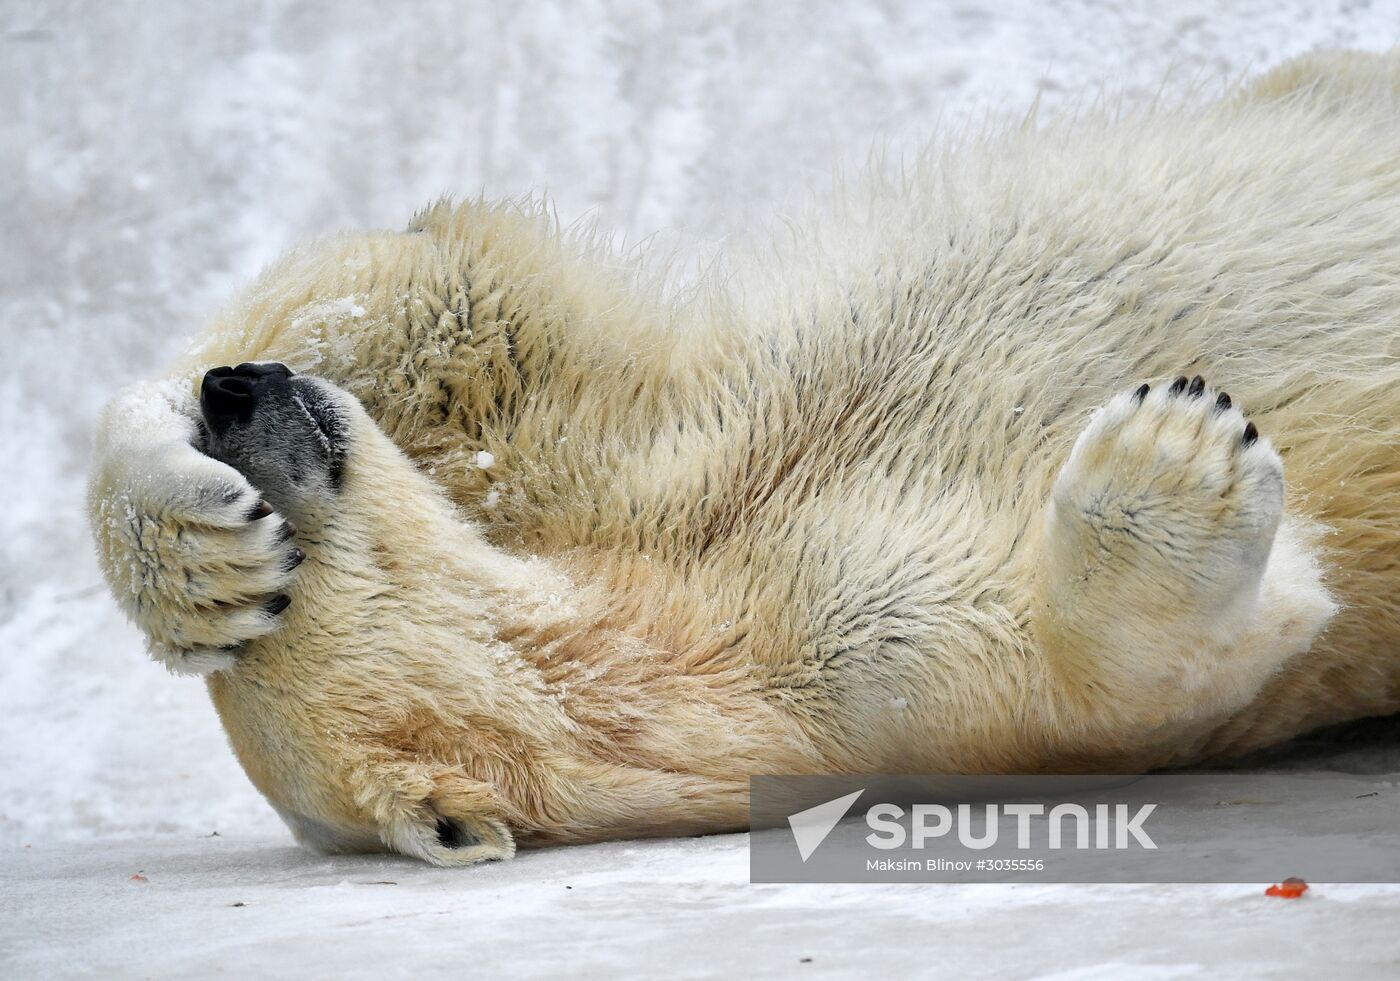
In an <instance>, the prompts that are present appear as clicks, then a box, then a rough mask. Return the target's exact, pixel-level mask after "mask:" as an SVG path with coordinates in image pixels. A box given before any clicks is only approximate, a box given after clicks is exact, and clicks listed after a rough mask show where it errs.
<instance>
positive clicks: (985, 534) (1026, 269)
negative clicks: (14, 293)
mask: <svg viewBox="0 0 1400 981" xmlns="http://www.w3.org/2000/svg"><path fill="white" fill-rule="evenodd" d="M807 227H808V228H809V230H808V231H806V232H801V233H794V235H793V238H792V241H790V242H788V243H785V244H782V245H779V246H776V247H775V248H774V249H773V250H771V254H764V253H762V252H757V251H756V252H754V253H752V254H744V255H736V256H735V257H734V258H733V261H732V262H731V264H730V268H728V269H727V270H724V271H720V272H716V273H715V275H713V276H712V277H711V278H710V279H709V280H707V281H706V282H705V283H704V284H702V285H701V286H699V287H698V288H697V289H696V290H695V291H694V292H693V293H692V294H689V295H687V296H686V297H685V298H684V299H683V300H676V299H672V300H667V299H665V298H664V297H663V293H662V290H661V289H660V288H659V287H658V286H657V285H656V280H655V277H652V276H649V275H648V274H647V273H646V272H645V271H644V270H643V269H642V268H641V267H639V266H638V265H637V263H636V262H635V261H634V260H633V259H631V258H626V257H619V256H617V255H615V254H613V253H612V252H611V251H609V249H608V248H607V246H606V243H603V242H600V241H597V240H594V239H592V238H590V237H589V236H587V235H586V234H570V233H565V232H561V231H560V229H558V228H557V227H556V226H555V225H554V224H553V223H552V222H551V221H550V220H549V218H548V217H547V213H546V211H545V210H544V209H543V208H541V207H537V206H533V205H503V206H493V205H487V204H484V203H474V204H468V205H464V206H461V207H457V208H453V207H450V206H448V205H446V204H443V205H439V206H437V207H434V208H432V209H430V210H428V211H427V212H425V213H424V214H422V215H420V216H419V217H418V218H417V219H416V220H415V221H414V222H413V224H412V225H411V227H410V228H409V230H408V231H407V232H405V233H402V234H398V233H379V234H366V235H354V236H346V237H343V238H338V239H334V240H331V241H328V242H325V243H322V244H320V245H318V246H316V247H314V248H311V249H308V250H306V251H304V252H302V253H299V254H296V255H293V256H291V257H289V258H288V259H287V260H285V261H284V262H283V263H281V264H280V265H278V266H277V267H275V268H274V269H272V270H271V271H269V272H268V273H267V274H266V275H265V276H264V277H263V278H262V280H261V281H260V282H259V283H258V284H257V285H255V286H254V287H253V289H252V290H251V291H250V292H249V294H248V295H247V296H246V297H245V298H244V300H243V301H242V302H241V303H240V304H238V305H237V306H235V307H234V308H232V309H231V310H230V311H229V312H227V313H226V314H224V315H223V316H222V317H221V318H219V319H217V320H216V321H215V323H214V324H213V326H212V328H211V330H210V332H209V333H208V335H207V337H206V339H205V340H204V341H203V342H202V343H201V344H200V345H199V347H198V348H197V349H196V350H194V351H193V352H191V353H190V355H189V356H188V358H186V359H185V361H184V362H183V364H182V365H180V366H179V367H177V369H176V371H175V372H174V379H175V380H174V381H173V382H165V383H159V384H156V385H152V386H145V387H138V388H137V389H134V390H133V391H131V392H129V393H127V394H126V395H125V396H123V397H122V398H119V399H118V401H117V402H115V403H114V404H113V406H112V407H111V409H110V410H109V411H108V415H107V417H106V419H105V421H104V425H103V429H102V432H101V434H100V438H99V444H98V450H97V457H96V461H95V466H94V476H93V482H92V508H93V515H94V527H95V531H96V534H97V539H98V544H99V550H100V553H101V555H102V558H103V562H104V565H105V568H106V570H107V573H108V577H109V581H110V582H111V584H112V587H113V589H114V591H115V592H116V593H117V595H118V597H119V598H120V599H121V601H122V603H123V605H124V607H125V608H126V609H127V610H128V612H130V613H131V614H132V616H133V617H134V619H135V620H136V622H137V623H138V624H139V625H140V626H141V627H142V628H143V629H144V630H145V631H146V632H147V634H148V635H149V636H150V638H151V644H152V650H153V652H154V653H155V655H156V656H157V657H159V658H161V659H163V660H164V661H165V662H166V663H168V664H170V665H171V666H172V667H174V668H177V669H184V670H193V671H198V672H211V673H210V674H209V684H210V689H211V692H212V694H213V697H214V700H215V704H216V706H217V707H218V709H219V712H220V714H221V716H222V718H223V720H224V723H225V725H226V727H227V728H228V731H229V734H230V738H231V740H232V742H233V745H234V748H235V750H236V751H237V753H238V754H239V757H240V759H241V760H242V762H243V764H244V766H245V768H246V769H247V771H248V773H249V775H250V777H251V778H252V779H253V781H254V783H256V784H257V786H258V787H259V788H260V789H261V790H262V791H263V792H264V793H265V794H267V796H268V797H269V798H270V799H271V800H272V801H273V803H274V805H275V806H276V807H277V808H278V809H279V812H281V813H282V814H283V815H284V816H285V817H286V818H287V820H288V822H289V823H290V824H291V825H292V826H293V828H294V830H296V832H297V833H298V835H299V837H301V838H302V839H303V840H305V841H307V842H309V843H313V844H317V845H319V846H321V847H341V848H367V847H387V848H390V849H394V850H397V851H400V852H404V853H407V854H413V855H417V856H420V857H422V858H424V859H427V860H429V861H433V862H438V863H443V864H461V863H468V862H472V861H478V860H480V859H482V858H496V857H504V856H507V855H509V854H511V852H512V851H513V849H514V847H515V843H516V842H517V841H519V842H520V843H523V844H532V843H534V844H537V843H542V842H550V841H578V840H590V839H597V838H605V837H611V836H620V835H636V834H666V833H679V832H696V831H705V830H715V829H721V828H733V827H740V826H742V824H743V822H744V820H745V797H746V778H747V776H748V775H749V774H751V773H757V772H822V771H842V770H856V771H870V772H888V771H898V770H903V771H929V772H939V771H942V772H948V771H968V770H970V771H983V772H986V771H993V772H995V771H1024V770H1054V769H1068V768H1079V769H1110V768H1111V769H1117V768H1125V767H1145V766H1157V765H1165V764H1171V763H1180V762H1185V761H1189V760H1193V759H1201V758H1206V757H1213V756H1219V755H1221V754H1225V753H1233V752H1239V751H1242V750H1246V749H1249V748H1253V747H1257V746H1260V745H1263V744H1266V743H1268V742H1271V741H1274V740H1277V739H1280V738H1284V737H1286V736H1288V735H1290V734H1293V733H1296V732H1299V731H1302V730H1305V729H1307V728H1309V727H1312V726H1315V725H1318V724H1322V723H1326V722H1329V721H1335V720H1340V719H1344V718H1349V717H1355V716H1358V715H1363V714H1367V713H1375V712H1382V711H1393V710H1395V709H1397V708H1400V636H1397V631H1400V598H1397V597H1400V581H1397V575H1400V568H1398V567H1397V563H1396V560H1395V556H1396V555H1397V554H1398V553H1397V549H1400V456H1397V445H1398V444H1400V339H1397V338H1400V335H1397V326H1396V325H1397V318H1400V60H1398V59H1397V58H1396V57H1395V56H1364V55H1351V54H1332V55H1321V56H1314V57H1311V58H1307V59H1302V60H1300V61H1298V62H1294V63H1290V64H1289V65H1287V66H1285V67H1283V68H1281V69H1278V70H1276V71H1275V72H1273V73H1271V74H1270V75H1269V76H1267V77H1266V78H1264V79H1263V80H1261V81H1260V82H1259V83H1257V84H1256V85H1255V86H1253V87H1252V88H1250V89H1247V90H1242V91H1240V92H1238V93H1234V94H1232V95H1231V96H1230V97H1229V98H1227V99H1225V100H1224V101H1220V102H1215V103H1210V104H1203V103H1199V102H1194V101H1193V102H1191V103H1189V104H1186V105H1183V106H1179V107H1156V108H1154V109H1152V110H1150V111H1142V112H1133V113H1124V114H1121V115H1119V116H1113V115H1112V114H1110V113H1107V112H1097V111H1096V112H1091V113H1087V114H1085V115H1084V116H1083V118H1080V119H1077V120H1072V121H1058V122H1051V123H1046V124H1037V123H1034V122H1030V123H1027V125H1026V126H1024V127H1021V128H1019V129H1017V130H1015V131H1013V132H1008V133H1001V134H993V135H988V136H984V137H979V138H976V139H972V140H968V141H965V143H964V144H963V145H960V146H959V147H957V148H956V150H950V151H948V152H947V153H944V154H941V155H939V154H931V155H930V156H929V157H928V158H926V159H924V160H921V161H919V162H917V163H915V164H913V165H911V167H910V168H909V169H908V171H907V173H905V174H904V175H902V176H901V177H899V178H897V179H895V178H888V177H875V178H871V179H870V180H869V181H868V182H867V183H866V184H864V185H862V186H861V188H860V189H858V190H852V191H849V192H847V193H845V194H844V195H843V196H841V197H840V200H839V201H838V203H837V205H836V206H835V209H834V213H833V214H832V215H831V216H830V217H829V218H826V219H823V220H816V221H814V222H812V223H810V224H809V225H808V226H807ZM247 360H277V361H283V362H285V363H287V364H288V365H290V366H291V367H292V368H294V369H295V370H297V371H299V372H302V373H306V374H310V375H315V376H320V377H322V378H324V379H326V380H328V381H329V382H331V383H334V384H335V385H336V386H340V388H342V389H344V391H345V392H348V393H350V394H349V395H342V396H341V397H342V398H343V399H344V407H345V411H346V413H347V414H348V415H349V416H350V417H352V418H353V419H354V420H355V422H354V425H353V427H352V429H353V433H352V440H351V450H350V454H349V457H348V461H347V470H346V482H345V487H344V489H343V491H342V492H341V496H340V498H339V500H338V502H337V504H336V506H335V507H333V508H324V509H321V510H320V511H314V512H313V513H309V514H306V515H299V516H297V525H298V533H297V535H296V538H295V540H294V541H290V542H288V541H283V540H282V539H281V536H280V535H279V533H278V531H279V529H280V528H281V527H282V521H281V518H282V516H280V515H270V516H267V517H263V518H259V519H258V520H249V519H248V516H249V514H250V510H251V508H252V507H253V506H254V505H256V503H257V491H256V489H255V488H252V487H250V486H248V484H247V481H246V480H244V479H243V478H242V477H240V476H239V475H238V474H237V473H235V472H233V471H232V470H230V469H229V468H227V467H225V466H223V465H222V464H218V463H215V462H214V461H212V460H209V459H207V458H205V457H203V456H201V455H200V454H199V453H198V452H197V451H195V450H194V449H193V448H192V447H191V445H190V443H191V440H192V436H193V432H194V429H193V419H194V418H195V402H194V393H195V389H196V387H197V380H198V378H199V376H200V374H201V372H202V371H203V370H204V369H206V368H208V367H211V366H214V365H218V364H234V363H237V362H240V361H247ZM1198 373H1199V374H1200V375H1201V376H1203V377H1204V379H1205V381H1206V382H1207V383H1209V386H1210V387H1208V388H1206V389H1205V390H1203V391H1202V390H1200V386H1199V385H1198V386H1197V388H1196V390H1194V391H1193V390H1192V389H1189V388H1188V389H1187V390H1185V391H1177V392H1172V391H1171V390H1170V385H1171V383H1172V380H1173V378H1175V377H1176V376H1178V375H1182V376H1186V377H1188V378H1189V377H1192V376H1195V375H1196V374H1198ZM1143 382H1146V383H1150V385H1151V390H1150V391H1149V392H1148V393H1147V394H1146V396H1145V397H1142V398H1139V397H1138V396H1137V394H1136V392H1135V390H1136V388H1137V386H1138V385H1139V384H1140V383H1143ZM1221 389H1227V390H1228V392H1229V393H1230V398H1231V402H1230V404H1229V405H1228V406H1225V405H1224V404H1223V403H1222V404H1221V405H1219V406H1217V398H1218V396H1219V393H1220V390H1221ZM351 396H354V397H353V398H351ZM356 400H358V402H357V401H356ZM361 406H363V408H361ZM1247 419H1248V420H1249V421H1252V422H1253V423H1254V425H1256V426H1257V427H1258V430H1259V431H1261V432H1262V433H1263V434H1264V435H1263V436H1262V437H1261V438H1259V439H1257V440H1256V439H1253V438H1252V434H1251V437H1250V438H1246V436H1245V427H1246V425H1247ZM483 451H484V452H485V453H487V454H489V455H487V456H482V455H480V454H481V453H482V452H483ZM1285 467H1286V468H1287V484H1286V486H1285V481H1284V478H1283V473H1284V468H1285ZM294 547H295V548H302V549H304V550H305V554H306V560H305V562H304V563H303V564H302V565H301V566H300V567H299V568H298V569H296V571H295V572H287V571H286V566H287V565H288V553H289V550H290V549H292V548H294ZM282 591H285V592H287V593H288V594H289V595H290V596H291V597H292V605H291V607H290V609H288V610H287V611H286V612H284V613H282V614H280V615H277V616H270V615H268V614H267V613H266V612H265V611H264V609H263V606H262V604H263V603H265V601H266V600H267V598H268V597H269V596H270V595H272V594H275V593H277V592H282ZM444 822H446V823H444ZM444 834H445V835H446V839H444V838H443V837H442V836H443V835H444Z"/></svg>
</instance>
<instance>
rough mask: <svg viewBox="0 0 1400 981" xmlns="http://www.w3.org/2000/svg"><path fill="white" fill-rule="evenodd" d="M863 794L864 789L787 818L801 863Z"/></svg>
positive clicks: (824, 839)
mask: <svg viewBox="0 0 1400 981" xmlns="http://www.w3.org/2000/svg"><path fill="white" fill-rule="evenodd" d="M863 793H865V789H864V788H861V789H860V790H857V791H856V792H855V793H853V794H847V795H846V796H845V797H838V798H836V799H835V800H829V801H827V802H826V803H825V804H818V805H817V806H816V807H809V808H807V810H805V811H798V812H797V813H796V814H793V815H792V816H790V817H789V818H788V825H789V827H791V828H792V839H793V841H795V842H797V853H798V854H799V855H801V856H802V861H804V862H805V861H807V859H808V858H810V857H811V855H812V853H813V852H814V851H816V850H817V847H818V846H819V845H820V844H821V843H822V842H824V841H826V836H827V835H829V834H831V831H832V829H833V828H835V827H836V826H837V825H838V824H840V823H841V819H842V818H843V817H845V816H846V812H847V811H849V810H850V809H851V805H852V804H854V803H855V802H856V798H857V797H859V796H860V795H861V794H863Z"/></svg>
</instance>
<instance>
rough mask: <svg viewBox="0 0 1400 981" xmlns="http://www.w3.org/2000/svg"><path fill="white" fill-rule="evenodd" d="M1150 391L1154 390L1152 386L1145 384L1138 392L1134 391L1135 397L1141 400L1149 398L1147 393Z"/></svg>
mask: <svg viewBox="0 0 1400 981" xmlns="http://www.w3.org/2000/svg"><path fill="white" fill-rule="evenodd" d="M1150 391H1152V386H1150V385H1143V386H1142V387H1141V388H1139V389H1138V390H1137V391H1136V392H1134V393H1133V398H1135V399H1137V400H1138V401H1139V402H1141V401H1142V400H1143V399H1145V398H1147V393H1148V392H1150Z"/></svg>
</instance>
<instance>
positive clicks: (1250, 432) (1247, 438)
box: [1240, 422, 1259, 446]
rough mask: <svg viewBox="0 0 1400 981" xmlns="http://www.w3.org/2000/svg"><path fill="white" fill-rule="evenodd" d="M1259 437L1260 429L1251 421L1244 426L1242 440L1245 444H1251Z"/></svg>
mask: <svg viewBox="0 0 1400 981" xmlns="http://www.w3.org/2000/svg"><path fill="white" fill-rule="evenodd" d="M1258 438H1259V429H1258V428H1257V427H1256V426H1255V425H1254V423H1252V422H1251V423H1249V424H1248V425H1247V426H1245V427H1244V436H1243V437H1242V438H1241V440H1240V442H1242V443H1244V445H1245V446H1251V445H1253V444H1254V442H1255V440H1257V439H1258Z"/></svg>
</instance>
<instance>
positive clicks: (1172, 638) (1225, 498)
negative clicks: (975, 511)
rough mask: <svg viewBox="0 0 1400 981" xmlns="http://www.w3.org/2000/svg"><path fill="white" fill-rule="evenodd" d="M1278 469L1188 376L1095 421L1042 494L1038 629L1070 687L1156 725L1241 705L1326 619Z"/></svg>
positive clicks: (1111, 408) (1245, 425)
mask: <svg viewBox="0 0 1400 981" xmlns="http://www.w3.org/2000/svg"><path fill="white" fill-rule="evenodd" d="M1283 505H1284V481H1283V462H1282V460H1280V458H1279V455H1278V454H1277V453H1276V452H1274V450H1273V448H1272V447H1271V446H1270V444H1269V441H1268V440H1267V439H1265V438H1263V437H1262V436H1260V434H1259V432H1258V430H1257V429H1256V428H1255V427H1254V425H1253V424H1252V423H1249V422H1247V421H1246V419H1245V417H1244V415H1243V414H1242V413H1241V412H1240V410H1239V408H1238V407H1236V406H1235V405H1233V404H1232V402H1231V399H1230V397H1229V395H1227V394H1225V393H1223V392H1216V391H1214V390H1212V389H1210V388H1208V387H1206V385H1205V383H1204V381H1203V380H1202V379H1201V378H1199V377H1197V378H1196V379H1194V380H1192V381H1190V382H1188V381H1187V380H1186V379H1185V378H1179V379H1177V380H1176V381H1175V382H1174V383H1173V384H1171V385H1169V386H1160V387H1158V388H1156V389H1151V388H1149V387H1148V386H1146V385H1144V386H1142V387H1141V388H1139V389H1138V390H1136V391H1134V392H1127V393H1124V394H1122V395H1119V396H1118V397H1116V398H1114V399H1113V400H1112V401H1110V402H1109V403H1108V404H1107V405H1106V406H1104V407H1103V408H1101V409H1100V410H1098V412H1097V413H1096V414H1095V415H1094V417H1093V419H1092V421H1091V422H1090V423H1089V425H1088V427H1087V428H1086V429H1085V431H1084V433H1083V434H1081V436H1080V437H1079V440H1078V442H1077V443H1076V444H1075V446H1074V450H1073V452H1072V453H1071V455H1070V458H1069V461H1068V462H1067V463H1066V464H1065V466H1064V469H1063V470H1062V471H1061V473H1060V475H1059V478H1058V479H1057V481H1056V482H1055V486H1054V490H1053V492H1052V495H1051V500H1050V502H1049V504H1048V505H1047V508H1046V515H1045V525H1044V540H1043V545H1042V550H1041V553H1040V562H1039V565H1038V570H1037V583H1036V610H1035V614H1036V616H1035V619H1036V631H1037V634H1038V637H1039V639H1040V640H1041V642H1042V644H1043V646H1044V647H1045V649H1046V653H1047V655H1048V657H1049V659H1050V661H1051V664H1052V666H1053V667H1054V669H1055V670H1056V672H1057V673H1058V674H1059V675H1060V677H1061V678H1062V679H1063V680H1065V681H1066V682H1067V683H1068V685H1069V687H1070V689H1071V690H1076V691H1081V692H1083V691H1093V692H1096V693H1097V694H1098V695H1099V696H1101V697H1102V699H1103V700H1104V701H1105V702H1108V703H1111V704H1113V705H1115V706H1118V707H1121V709H1122V710H1123V711H1124V712H1127V713H1137V716H1138V717H1139V718H1142V717H1143V713H1146V716H1147V718H1146V719H1145V721H1152V722H1157V723H1162V722H1166V721H1168V720H1170V719H1174V718H1182V717H1184V716H1189V715H1201V714H1208V715H1213V714H1218V713H1220V712H1224V711H1228V710H1230V709H1233V708H1238V707H1239V706H1241V705H1243V704H1244V703H1245V702H1247V701H1248V699H1249V698H1251V697H1253V695H1254V694H1255V693H1257V691H1258V690H1259V688H1260V686H1262V685H1263V684H1264V682H1265V681H1266V680H1267V679H1268V677H1269V676H1270V675H1271V674H1272V673H1273V672H1274V671H1276V670H1277V669H1278V668H1279V667H1280V666H1281V665H1282V664H1283V662H1284V661H1285V660H1286V659H1287V658H1289V657H1291V656H1293V655H1295V654H1298V653H1300V652H1301V651H1304V650H1306V649H1307V648H1308V647H1309V645H1310V644H1311V643H1312V640H1313V638H1314V637H1315V636H1316V635H1317V633H1318V631H1320V630H1321V628H1322V627H1323V626H1324V625H1325V623H1326V621H1327V619H1328V618H1329V617H1330V616H1331V614H1332V612H1333V609H1334V607H1333V604H1332V603H1331V601H1330V600H1329V599H1328V597H1327V594H1326V592H1325V590H1324V589H1323V587H1322V585H1321V582H1320V573H1319V568H1318V566H1317V563H1316V562H1315V561H1313V559H1312V557H1311V555H1310V554H1309V552H1308V550H1307V548H1306V546H1305V544H1304V543H1303V541H1302V537H1301V534H1300V531H1299V528H1300V526H1298V525H1296V524H1295V523H1294V522H1292V521H1289V520H1285V518H1284V510H1283Z"/></svg>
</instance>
